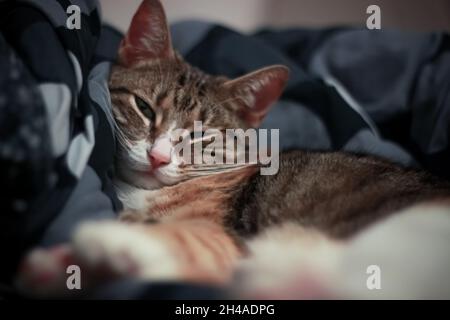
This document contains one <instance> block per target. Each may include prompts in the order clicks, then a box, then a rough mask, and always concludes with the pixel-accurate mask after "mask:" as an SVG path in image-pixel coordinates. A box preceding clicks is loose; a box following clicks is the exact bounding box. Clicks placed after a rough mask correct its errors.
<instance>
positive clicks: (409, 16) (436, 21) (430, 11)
mask: <svg viewBox="0 0 450 320" xmlns="http://www.w3.org/2000/svg"><path fill="white" fill-rule="evenodd" d="M100 2H101V3H102V7H103V15H104V17H105V19H106V20H107V21H108V22H110V23H112V24H113V25H115V26H117V27H119V28H120V29H122V30H125V29H126V28H127V26H128V23H129V21H130V19H131V17H132V15H133V13H134V11H135V10H136V8H137V7H138V5H139V3H140V2H141V1H140V0H100ZM162 2H163V4H164V7H165V8H166V13H167V16H168V18H169V21H170V22H174V21H179V20H183V19H192V18H196V19H203V20H211V21H216V22H221V23H223V24H226V25H230V26H233V27H234V28H237V29H240V30H252V29H255V28H258V27H259V26H274V27H292V26H326V25H335V24H350V25H356V26H364V25H365V21H366V17H367V15H366V13H365V11H366V8H367V6H368V5H370V4H377V5H379V6H380V7H381V10H382V26H383V27H384V28H388V27H396V28H401V29H408V30H425V31H426V30H447V31H450V1H449V0H428V1H426V0H395V1H394V0H163V1H162Z"/></svg>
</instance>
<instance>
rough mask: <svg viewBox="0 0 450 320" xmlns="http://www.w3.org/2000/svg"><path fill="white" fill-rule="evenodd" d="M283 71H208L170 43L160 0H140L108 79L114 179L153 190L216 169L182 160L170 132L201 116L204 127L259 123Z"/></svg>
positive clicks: (281, 84) (284, 77) (189, 126)
mask: <svg viewBox="0 0 450 320" xmlns="http://www.w3.org/2000/svg"><path fill="white" fill-rule="evenodd" d="M288 73H289V72H288V69H287V68H286V67H284V66H280V65H277V66H271V67H267V68H263V69H260V70H257V71H255V72H252V73H250V74H247V75H244V76H242V77H240V78H237V79H233V80H229V79H227V78H225V77H215V76H210V75H206V74H204V73H202V72H201V71H199V70H198V69H196V68H194V67H192V66H190V65H189V64H187V63H186V62H184V61H183V59H182V58H181V57H180V56H179V55H178V54H177V53H176V52H175V51H174V50H173V48H172V45H171V39H170V33H169V29H168V26H167V21H166V17H165V14H164V10H163V7H162V5H161V3H160V2H159V1H158V0H145V1H143V3H142V4H141V6H140V7H139V9H138V11H137V12H136V14H135V16H134V17H133V20H132V22H131V25H130V28H129V30H128V33H127V34H126V36H125V38H124V39H123V40H122V43H121V45H120V49H119V58H118V64H117V65H115V66H114V67H113V69H112V72H111V78H110V83H109V87H110V91H111V100H112V105H113V114H114V118H115V122H116V124H117V126H116V137H117V141H118V142H119V143H118V145H119V148H118V152H117V159H116V166H117V170H118V174H119V176H120V178H121V179H123V180H125V181H126V182H128V183H130V184H132V185H135V186H137V187H140V188H145V189H154V188H160V187H162V186H165V185H171V184H176V183H178V182H180V181H183V180H186V179H189V178H192V177H196V176H200V175H204V174H208V172H218V171H220V165H217V168H211V166H208V167H206V166H202V165H198V164H197V165H191V164H186V163H185V162H183V161H180V159H179V158H178V157H177V156H176V155H175V154H174V142H173V141H171V140H170V136H171V132H172V131H173V130H175V129H179V128H183V129H187V130H189V131H190V132H192V130H193V127H194V121H202V126H203V130H206V129H219V130H221V131H224V130H225V129H234V128H243V129H246V128H249V127H258V126H259V124H260V123H261V121H262V119H263V117H264V116H265V115H266V114H267V112H268V110H269V107H270V106H271V105H272V104H273V103H274V102H275V101H276V100H277V99H278V98H279V96H280V95H281V93H282V90H283V88H284V86H285V84H286V82H287V79H288ZM195 143H201V144H204V143H205V142H204V141H203V143H202V142H201V141H197V142H195Z"/></svg>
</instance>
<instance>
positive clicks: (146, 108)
mask: <svg viewBox="0 0 450 320" xmlns="http://www.w3.org/2000/svg"><path fill="white" fill-rule="evenodd" d="M134 101H135V102H136V106H137V107H138V108H139V110H140V111H141V112H142V114H143V115H144V116H145V117H146V118H147V119H149V120H150V121H155V117H156V116H155V112H154V111H153V109H152V108H151V107H150V105H149V104H148V103H147V102H145V101H144V100H142V99H141V98H139V97H138V96H134Z"/></svg>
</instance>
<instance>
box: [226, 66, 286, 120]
mask: <svg viewBox="0 0 450 320" xmlns="http://www.w3.org/2000/svg"><path fill="white" fill-rule="evenodd" d="M288 79H289V69H288V68H287V67H285V66H282V65H275V66H271V67H266V68H263V69H260V70H257V71H254V72H252V73H249V74H247V75H244V76H242V77H240V78H237V79H234V80H230V81H227V82H225V83H224V84H223V86H224V87H225V88H226V89H227V90H229V92H230V93H231V95H232V96H233V97H234V98H236V99H237V100H238V101H239V102H240V105H239V110H238V113H239V115H240V116H241V118H242V119H243V120H244V121H245V122H246V123H247V124H248V125H249V126H250V127H253V128H256V127H258V126H259V125H260V124H261V122H262V120H263V119H264V117H265V115H266V114H267V112H268V111H269V109H270V107H271V106H272V105H273V103H274V102H276V101H277V100H278V98H279V97H280V96H281V94H282V93H283V89H284V87H285V86H286V83H287V81H288Z"/></svg>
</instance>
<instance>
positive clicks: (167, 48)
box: [119, 0, 175, 67]
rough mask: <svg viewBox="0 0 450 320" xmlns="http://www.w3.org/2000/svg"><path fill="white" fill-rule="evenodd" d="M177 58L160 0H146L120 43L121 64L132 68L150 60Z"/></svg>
mask: <svg viewBox="0 0 450 320" xmlns="http://www.w3.org/2000/svg"><path fill="white" fill-rule="evenodd" d="M174 56H175V54H174V51H173V49H172V43H171V40H170V31H169V27H168V25H167V19H166V15H165V13H164V8H163V6H162V4H161V2H159V0H144V1H143V2H142V3H141V5H140V6H139V8H138V10H137V11H136V13H135V15H134V17H133V19H132V20H131V24H130V27H129V28H128V32H127V34H126V35H125V37H124V38H123V40H122V42H121V43H120V47H119V63H120V64H122V65H124V66H126V67H131V66H133V65H136V64H137V63H139V62H141V61H145V60H149V59H165V58H173V57H174Z"/></svg>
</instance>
